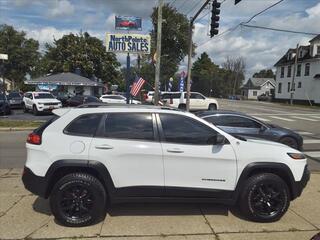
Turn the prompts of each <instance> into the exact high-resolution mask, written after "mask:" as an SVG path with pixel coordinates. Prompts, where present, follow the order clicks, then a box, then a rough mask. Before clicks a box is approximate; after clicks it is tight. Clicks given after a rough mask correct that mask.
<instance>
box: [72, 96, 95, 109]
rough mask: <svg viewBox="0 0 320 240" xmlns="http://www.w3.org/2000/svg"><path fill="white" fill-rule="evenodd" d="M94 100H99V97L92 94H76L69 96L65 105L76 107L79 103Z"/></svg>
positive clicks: (92, 101)
mask: <svg viewBox="0 0 320 240" xmlns="http://www.w3.org/2000/svg"><path fill="white" fill-rule="evenodd" d="M94 102H97V103H99V102H101V100H99V98H96V97H94V96H88V95H76V96H74V97H72V98H69V99H68V100H67V106H69V107H77V106H79V105H82V104H85V103H94Z"/></svg>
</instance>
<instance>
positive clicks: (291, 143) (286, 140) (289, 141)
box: [280, 137, 298, 149]
mask: <svg viewBox="0 0 320 240" xmlns="http://www.w3.org/2000/svg"><path fill="white" fill-rule="evenodd" d="M280 142H281V143H283V144H285V145H287V146H289V147H292V148H294V149H298V142H297V140H295V139H294V138H292V137H283V138H281V139H280Z"/></svg>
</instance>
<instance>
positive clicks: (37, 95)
mask: <svg viewBox="0 0 320 240" xmlns="http://www.w3.org/2000/svg"><path fill="white" fill-rule="evenodd" d="M33 96H34V98H35V99H44V98H50V99H52V98H54V96H53V95H52V94H50V93H34V94H33Z"/></svg>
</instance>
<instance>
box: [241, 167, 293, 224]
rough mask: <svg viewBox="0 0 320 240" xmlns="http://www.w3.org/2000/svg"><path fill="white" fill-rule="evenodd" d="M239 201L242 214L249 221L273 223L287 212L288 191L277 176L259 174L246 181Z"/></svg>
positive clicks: (288, 203) (288, 202)
mask: <svg viewBox="0 0 320 240" xmlns="http://www.w3.org/2000/svg"><path fill="white" fill-rule="evenodd" d="M239 200H240V201H239V203H240V208H241V210H242V212H243V214H245V215H246V216H247V217H248V218H249V219H251V220H253V221H256V222H274V221H277V220H279V219H280V218H281V217H282V216H283V215H284V214H285V213H286V211H287V210H288V208H289V205H290V191H289V188H288V186H287V184H286V183H285V182H284V181H283V180H282V179H281V178H280V177H279V176H278V175H275V174H272V173H261V174H258V175H253V176H251V177H250V178H249V179H247V181H246V182H245V184H244V186H243V189H242V191H241V196H240V199H239Z"/></svg>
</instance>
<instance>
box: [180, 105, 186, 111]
mask: <svg viewBox="0 0 320 240" xmlns="http://www.w3.org/2000/svg"><path fill="white" fill-rule="evenodd" d="M178 108H179V109H181V110H186V109H187V106H186V105H185V104H180V105H179V107H178Z"/></svg>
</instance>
